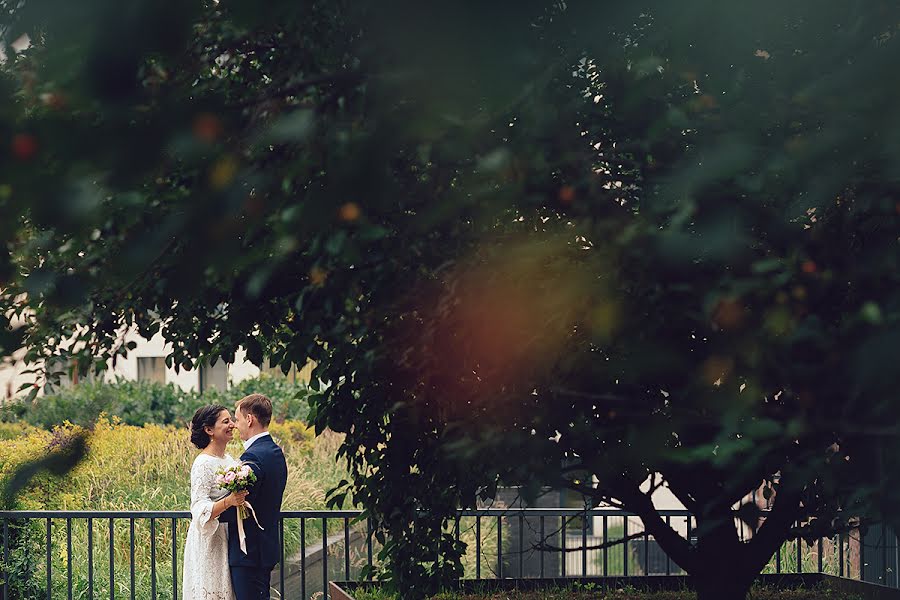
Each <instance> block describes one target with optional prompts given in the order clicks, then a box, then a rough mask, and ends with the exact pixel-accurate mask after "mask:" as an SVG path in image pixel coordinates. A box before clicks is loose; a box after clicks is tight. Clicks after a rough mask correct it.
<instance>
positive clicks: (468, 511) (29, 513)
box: [0, 507, 692, 519]
mask: <svg viewBox="0 0 900 600" xmlns="http://www.w3.org/2000/svg"><path fill="white" fill-rule="evenodd" d="M656 512H657V514H658V515H660V516H661V517H690V516H692V514H691V512H690V511H689V510H684V509H665V510H657V511H656ZM362 514H363V511H362V510H357V509H351V510H283V511H281V518H284V519H299V518H312V519H322V518H328V519H332V518H333V519H340V518H356V517H359V516H361V515H362ZM457 514H458V515H459V516H461V517H490V516H494V517H496V516H509V515H513V516H518V515H522V516H524V517H529V516H534V517H540V516H547V517H578V516H585V515H587V516H598V517H602V516H604V515H607V516H615V517H637V516H639V515H638V514H637V513H633V512H630V511H626V510H622V509H619V508H613V507H604V508H589V509H583V508H474V509H472V508H464V509H459V510H457ZM190 516H191V512H190V511H189V510H0V519H48V518H49V519H67V518H73V519H74V518H84V519H120V518H121V519H154V518H155V519H173V518H174V519H183V518H190Z"/></svg>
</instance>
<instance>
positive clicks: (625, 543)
mask: <svg viewBox="0 0 900 600" xmlns="http://www.w3.org/2000/svg"><path fill="white" fill-rule="evenodd" d="M622 519H623V523H624V525H623V526H622V557H623V558H622V572H623V574H624V575H625V577H628V515H625V516H623V517H622Z"/></svg>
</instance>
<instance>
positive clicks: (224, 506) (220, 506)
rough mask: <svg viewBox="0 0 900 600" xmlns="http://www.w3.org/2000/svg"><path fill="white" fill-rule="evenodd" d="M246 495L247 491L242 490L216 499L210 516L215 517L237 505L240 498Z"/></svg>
mask: <svg viewBox="0 0 900 600" xmlns="http://www.w3.org/2000/svg"><path fill="white" fill-rule="evenodd" d="M246 495H247V492H240V493H239V494H228V495H227V496H225V497H224V498H221V499H219V500H216V501H215V502H213V508H212V513H210V518H211V519H215V518H217V517H218V516H219V515H221V514H222V513H223V512H225V511H226V510H228V509H229V508H231V507H233V506H237V505H238V504H239V503H240V500H241V499H243V498H244V497H245V496H246Z"/></svg>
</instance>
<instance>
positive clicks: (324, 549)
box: [322, 517, 328, 600]
mask: <svg viewBox="0 0 900 600" xmlns="http://www.w3.org/2000/svg"><path fill="white" fill-rule="evenodd" d="M322 593H323V597H324V598H325V600H328V517H322Z"/></svg>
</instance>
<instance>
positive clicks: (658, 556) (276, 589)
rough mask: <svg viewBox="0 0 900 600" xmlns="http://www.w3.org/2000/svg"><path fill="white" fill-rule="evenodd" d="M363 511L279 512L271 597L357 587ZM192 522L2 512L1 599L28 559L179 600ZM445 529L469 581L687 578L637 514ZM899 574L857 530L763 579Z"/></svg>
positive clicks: (675, 514)
mask: <svg viewBox="0 0 900 600" xmlns="http://www.w3.org/2000/svg"><path fill="white" fill-rule="evenodd" d="M361 514H362V513H361V511H355V510H346V511H284V512H282V514H281V519H280V521H279V540H280V552H281V561H280V562H279V566H278V567H276V569H275V570H274V571H273V576H272V590H273V597H274V598H303V599H304V600H307V599H310V598H326V599H327V597H328V595H327V594H328V590H327V586H328V582H329V581H332V580H358V579H360V578H361V573H362V568H363V567H364V566H369V567H371V566H372V565H373V563H375V562H376V560H377V554H376V549H375V547H374V546H375V545H376V544H375V542H374V540H373V539H372V536H370V535H369V532H370V528H369V525H370V524H369V523H366V522H360V521H359V519H360V516H361ZM659 514H660V516H661V517H662V518H663V519H664V520H665V521H666V523H667V524H668V525H670V526H671V527H673V529H675V530H676V531H679V532H680V533H681V534H682V535H683V536H684V537H686V538H687V539H689V540H693V539H694V531H695V529H696V523H695V522H694V519H693V517H692V516H691V515H690V513H689V512H688V511H684V510H662V511H659ZM190 516H191V515H190V512H188V511H0V522H2V532H3V547H2V559H3V563H2V569H0V577H2V584H0V598H2V600H10V599H11V598H12V597H13V595H12V593H11V590H12V585H11V584H12V583H15V582H9V581H7V578H8V574H9V575H12V576H14V577H15V576H18V575H19V574H17V572H16V571H15V564H21V563H22V562H23V561H25V562H28V561H30V565H31V568H30V571H29V576H30V577H31V578H32V579H37V580H38V582H39V584H40V586H42V589H43V594H45V595H46V598H48V599H51V598H67V599H69V600H72V599H73V598H89V599H94V598H109V599H110V600H115V599H116V598H130V599H131V600H134V599H135V598H141V599H143V598H152V599H153V600H169V599H171V600H178V599H179V598H180V597H181V589H180V585H181V579H180V577H181V575H182V574H181V570H182V560H183V559H182V552H183V546H184V540H185V535H186V530H187V526H188V524H189V521H190ZM452 527H453V529H452V531H453V532H454V534H455V536H456V537H457V539H462V540H463V541H465V542H466V543H467V545H468V547H469V550H468V551H467V553H466V555H465V556H464V557H463V559H464V567H465V570H466V578H472V579H484V578H510V577H515V578H531V577H539V578H545V577H554V578H557V577H562V578H565V577H608V576H655V575H675V574H681V573H683V571H681V569H680V568H679V567H678V566H677V565H676V564H674V563H673V562H672V561H671V559H669V557H668V556H667V555H666V554H665V553H664V552H663V551H662V550H661V548H659V546H658V545H657V544H656V541H655V540H654V539H653V536H652V535H649V534H648V533H647V532H646V531H644V529H643V524H642V523H641V521H640V519H639V518H638V517H637V516H636V515H634V514H633V513H628V512H625V511H621V510H618V509H611V508H597V509H590V510H584V509H566V508H530V509H521V508H511V509H509V508H486V509H478V510H460V511H459V512H458V516H457V519H456V520H455V523H454V524H453V526H452ZM742 534H743V535H748V536H749V535H751V534H750V532H749V531H742ZM24 538H27V540H28V541H27V543H24V542H23V539H24ZM35 548H40V551H39V552H34V549H35ZM17 553H18V554H17ZM13 559H15V560H13ZM17 561H18V562H17ZM898 566H900V565H898V544H897V536H896V535H895V533H894V532H893V531H890V530H889V529H888V528H886V527H881V526H879V527H875V528H870V529H869V530H868V532H867V533H866V534H864V535H862V534H860V533H859V532H858V531H857V532H855V533H851V534H842V535H839V536H833V537H830V538H821V539H819V540H817V541H816V542H814V543H813V544H806V543H805V542H803V540H801V539H795V540H790V541H789V542H787V543H785V544H784V545H783V546H782V548H780V549H779V550H778V552H776V554H775V555H774V556H773V557H772V561H771V562H770V564H769V566H768V567H767V571H768V572H772V573H787V572H792V573H804V572H805V573H829V574H832V575H837V576H840V577H850V578H853V579H861V580H864V581H871V582H876V583H881V584H883V585H890V586H892V587H900V585H898V578H897V570H898ZM43 594H42V595H43Z"/></svg>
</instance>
